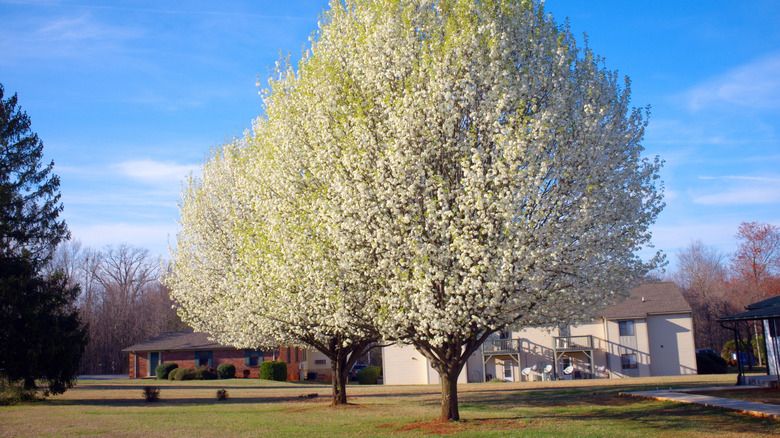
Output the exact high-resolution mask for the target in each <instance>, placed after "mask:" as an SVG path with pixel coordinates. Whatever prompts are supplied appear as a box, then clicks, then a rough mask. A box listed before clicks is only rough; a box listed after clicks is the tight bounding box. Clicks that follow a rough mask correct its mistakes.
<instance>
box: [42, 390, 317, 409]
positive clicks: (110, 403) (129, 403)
mask: <svg viewBox="0 0 780 438" xmlns="http://www.w3.org/2000/svg"><path fill="white" fill-rule="evenodd" d="M320 401H322V403H326V404H327V403H329V402H330V398H329V397H319V398H318V399H309V398H301V397H230V398H228V399H227V400H217V397H216V392H215V395H214V397H213V398H204V397H183V398H166V397H165V392H162V391H161V393H160V398H159V399H158V400H156V401H154V402H147V401H146V400H144V398H143V395H142V394H141V392H140V391H139V392H138V398H137V399H135V398H127V397H125V398H103V399H69V400H47V401H44V402H43V403H47V404H50V405H51V406H105V407H166V406H218V405H249V404H268V405H272V404H277V403H286V404H289V403H303V402H308V403H312V404H320V403H319V402H320Z"/></svg>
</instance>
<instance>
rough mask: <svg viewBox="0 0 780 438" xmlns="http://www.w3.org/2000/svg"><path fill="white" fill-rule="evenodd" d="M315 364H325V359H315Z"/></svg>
mask: <svg viewBox="0 0 780 438" xmlns="http://www.w3.org/2000/svg"><path fill="white" fill-rule="evenodd" d="M314 365H325V359H315V360H314Z"/></svg>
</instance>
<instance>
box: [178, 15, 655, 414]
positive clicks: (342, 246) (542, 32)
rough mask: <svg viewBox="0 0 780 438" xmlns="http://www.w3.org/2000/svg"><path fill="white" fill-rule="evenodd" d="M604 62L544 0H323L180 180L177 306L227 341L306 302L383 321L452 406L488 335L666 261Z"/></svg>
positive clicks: (601, 293) (646, 179)
mask: <svg viewBox="0 0 780 438" xmlns="http://www.w3.org/2000/svg"><path fill="white" fill-rule="evenodd" d="M601 64H602V62H601V60H600V59H599V58H597V57H596V56H595V55H594V54H593V53H592V52H591V51H590V50H589V49H588V48H587V47H584V48H580V47H578V46H577V45H576V44H575V41H574V38H573V37H572V35H571V34H570V32H569V30H568V28H566V27H559V26H557V25H556V24H555V22H554V21H553V19H552V17H550V16H549V15H546V14H545V13H544V10H543V8H542V6H541V4H540V3H539V2H536V1H518V0H480V1H477V0H376V1H364V0H342V1H336V0H334V1H332V2H331V8H330V10H329V11H327V12H326V13H325V15H324V16H323V21H322V23H321V25H320V30H319V32H318V33H317V34H315V35H314V36H313V37H312V39H311V47H310V48H309V50H307V51H306V52H305V53H304V54H303V57H302V59H301V61H300V63H299V64H298V67H297V69H296V68H293V67H291V66H289V65H287V64H285V63H280V65H279V66H278V69H277V75H276V76H275V77H274V78H272V80H271V81H270V82H271V87H270V91H268V92H267V93H265V115H264V116H263V117H261V118H260V119H258V121H257V122H256V124H255V126H254V128H253V131H252V132H251V133H248V134H247V135H246V136H245V137H244V139H242V140H240V141H238V142H237V143H236V145H235V146H230V147H226V148H225V149H224V150H223V151H222V152H220V153H219V154H217V155H215V157H214V158H213V159H212V161H210V162H209V163H208V164H207V165H206V167H205V168H204V175H203V179H202V182H201V183H199V184H194V185H193V184H191V185H190V190H191V192H188V193H185V199H184V202H183V204H182V205H183V207H182V223H183V231H182V234H181V235H180V236H179V248H177V251H176V252H177V253H176V254H175V257H174V259H175V263H174V268H173V272H174V275H173V278H181V279H183V280H184V281H183V282H182V283H181V284H180V285H179V287H176V286H174V287H173V289H174V290H176V291H177V292H176V294H178V295H174V296H175V297H177V298H176V299H177V300H179V302H181V303H182V306H183V308H184V309H185V310H184V315H185V319H187V318H189V319H190V320H192V321H195V322H197V323H198V324H200V325H201V326H202V327H204V328H209V329H211V330H207V331H209V332H211V333H214V332H215V331H216V333H221V336H225V337H226V339H227V338H229V337H231V336H238V335H236V334H234V333H257V332H256V331H255V327H250V326H251V325H254V324H258V327H257V328H258V329H260V331H261V332H262V331H265V330H269V329H270V328H272V327H278V324H277V323H278V321H279V320H284V321H285V324H283V327H284V328H283V329H274V330H273V331H272V332H273V333H275V335H276V336H283V335H288V334H290V333H294V332H295V330H298V329H291V327H292V326H295V324H289V323H290V322H291V321H303V320H305V321H309V319H306V318H309V317H311V316H312V315H318V316H317V318H314V319H311V321H317V322H316V323H315V322H311V323H308V322H307V323H306V324H305V327H306V328H307V329H312V330H313V332H314V333H319V332H322V333H331V332H329V331H328V330H330V328H331V327H340V328H345V331H344V332H343V333H344V335H345V337H344V338H342V339H345V341H344V342H345V343H346V344H349V343H355V342H357V341H356V339H365V338H364V337H363V336H364V334H366V335H368V334H369V333H374V331H373V330H375V329H378V330H380V331H381V333H382V334H383V336H384V337H385V338H387V339H391V340H397V341H399V342H406V343H410V344H412V345H414V346H415V347H416V348H417V349H418V350H420V351H421V353H422V354H424V355H425V356H426V357H427V358H428V359H429V360H430V362H431V365H432V366H433V367H434V369H436V370H437V371H438V373H439V375H440V377H441V382H442V418H443V419H447V420H458V419H459V413H458V403H457V383H456V382H457V377H458V375H459V374H460V372H461V370H462V368H463V366H464V365H465V363H466V360H467V359H468V357H469V356H470V355H471V354H472V353H473V352H475V351H476V350H477V349H478V348H479V346H480V345H481V344H482V343H483V342H484V341H485V340H486V339H487V337H488V336H489V335H490V334H492V333H495V332H496V331H499V330H501V329H503V328H506V327H508V326H519V325H528V324H553V323H558V322H573V321H577V320H583V319H586V318H588V317H590V316H591V315H593V314H594V313H595V312H596V311H597V310H598V308H599V307H600V306H602V305H603V304H604V302H605V300H607V299H608V298H610V297H611V296H612V295H615V294H621V293H625V292H627V290H628V288H629V286H630V285H631V283H632V282H634V281H635V280H636V279H637V278H639V277H640V276H642V275H643V274H644V273H646V272H647V270H649V269H651V268H653V267H654V266H655V265H656V264H657V262H658V261H659V259H658V257H656V258H655V259H653V260H651V261H649V262H644V261H642V260H641V259H640V258H639V257H637V256H636V255H635V254H636V252H637V250H639V249H640V248H642V247H643V246H644V245H646V244H647V243H648V242H649V239H650V233H649V232H648V227H649V225H650V224H651V223H653V221H654V220H655V218H656V216H657V215H658V213H659V212H660V210H661V208H662V207H663V203H662V195H661V191H660V189H659V188H658V187H656V184H655V181H656V180H657V178H658V171H659V169H660V165H661V164H660V162H659V160H658V159H657V158H656V159H655V160H647V159H644V158H642V152H643V148H642V147H641V145H640V141H641V139H642V136H643V131H644V128H645V125H646V122H645V120H644V118H643V114H642V112H641V111H639V110H635V109H631V108H630V107H629V97H630V91H629V86H628V82H627V81H626V83H625V85H622V86H621V84H620V83H619V80H618V76H617V74H616V73H614V72H611V71H608V70H606V69H605V68H604V67H603V66H602V65H601ZM211 167H213V168H214V169H215V170H217V169H221V170H218V172H217V173H219V174H220V176H219V177H217V178H214V186H213V187H207V185H208V184H211V183H209V182H208V181H209V180H210V179H211V177H210V176H209V175H208V171H209V170H210V168H211ZM201 198H202V199H201ZM201 203H202V204H203V205H205V206H206V208H205V210H198V209H199V208H200V207H198V206H199V205H200V204H201ZM190 209H192V210H191V211H190ZM190 216H192V218H191V219H190V218H189V217H190ZM223 216H224V217H223ZM189 221H192V222H193V226H192V227H191V228H188V225H187V223H188V222H189ZM209 230H213V231H209ZM204 234H205V235H211V236H212V237H208V239H209V243H205V242H201V241H200V239H202V238H203V237H202V235H204ZM205 247H207V248H205ZM179 255H181V256H179ZM177 256H179V257H177ZM179 258H181V260H179ZM212 269H217V270H218V271H219V275H218V276H216V277H215V278H218V279H219V280H214V279H204V277H210V275H209V272H212V271H210V270H212ZM190 278H192V279H193V280H189V279H190ZM201 282H202V284H201ZM189 283H193V284H192V285H190V284H189ZM193 285H194V286H196V287H192V288H190V286H193ZM236 286H239V287H236ZM188 288H190V289H191V290H192V292H187V289H188ZM247 294H249V295H247ZM243 297H248V298H249V299H244V298H243ZM300 297H305V299H300ZM309 300H311V303H309ZM241 303H246V304H241ZM264 303H272V305H268V304H264ZM290 303H296V304H297V305H298V307H296V306H295V305H292V304H290ZM288 305H289V306H288ZM231 306H233V307H236V308H239V307H240V308H241V309H242V310H239V311H236V312H232V311H231V312H226V311H225V309H228V308H232V307H231ZM285 306H288V307H290V310H291V311H290V312H287V311H286V310H285V311H281V312H280V313H279V314H283V315H285V316H284V317H277V316H273V315H277V313H276V312H278V311H279V309H285V308H287V307H285ZM189 308H192V309H197V311H195V310H192V311H191V310H189ZM206 308H209V309H211V310H202V309H206ZM296 308H297V309H298V310H297V311H296V310H295V309H296ZM190 312H192V313H190ZM302 316H305V318H303V319H301V318H302ZM326 319H327V320H328V321H329V322H328V324H323V325H322V326H320V325H318V324H320V323H321V322H322V321H324V320H326ZM266 320H267V321H271V322H273V323H271V322H258V321H266ZM272 320H273V321H272ZM222 321H229V323H227V322H222ZM248 321H252V322H248ZM244 326H247V327H250V328H251V329H250V330H248V331H245V330H244V328H243V327H244ZM220 327H222V328H220ZM326 327H327V329H326ZM346 327H349V330H350V331H347V330H346ZM355 329H358V330H357V331H356V330H355ZM242 336H243V335H242ZM355 336H356V337H355ZM298 338H299V339H301V337H300V336H298ZM242 339H243V338H242ZM346 339H349V341H347V340H346Z"/></svg>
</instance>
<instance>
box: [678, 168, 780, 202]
mask: <svg viewBox="0 0 780 438" xmlns="http://www.w3.org/2000/svg"><path fill="white" fill-rule="evenodd" d="M699 179H700V180H705V181H721V182H723V183H724V184H725V185H726V187H721V188H720V191H718V192H716V193H710V194H706V195H699V196H694V198H693V202H694V203H696V204H704V205H751V204H753V205H761V204H774V203H780V177H778V176H774V175H772V176H752V175H723V176H700V177H699Z"/></svg>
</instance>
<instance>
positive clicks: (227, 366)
mask: <svg viewBox="0 0 780 438" xmlns="http://www.w3.org/2000/svg"><path fill="white" fill-rule="evenodd" d="M217 374H218V375H219V378H220V379H232V378H234V377H236V366H235V365H233V364H232V363H221V364H219V366H218V367H217Z"/></svg>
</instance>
